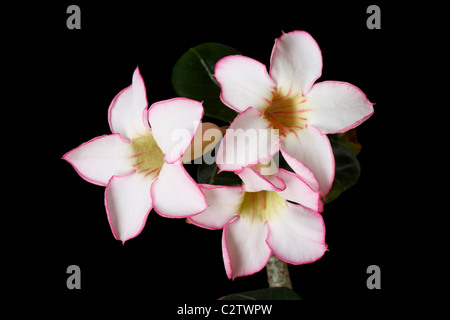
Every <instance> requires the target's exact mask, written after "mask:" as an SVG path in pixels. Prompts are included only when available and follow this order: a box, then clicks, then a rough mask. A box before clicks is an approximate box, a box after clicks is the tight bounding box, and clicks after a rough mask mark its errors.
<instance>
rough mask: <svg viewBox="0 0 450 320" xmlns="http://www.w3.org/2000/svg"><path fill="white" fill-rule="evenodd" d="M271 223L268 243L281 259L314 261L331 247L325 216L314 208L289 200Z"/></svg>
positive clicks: (293, 261) (298, 261)
mask: <svg viewBox="0 0 450 320" xmlns="http://www.w3.org/2000/svg"><path fill="white" fill-rule="evenodd" d="M267 225H268V227H269V236H268V238H267V244H268V245H269V247H270V249H271V250H272V251H273V253H274V254H275V255H276V256H277V257H278V258H280V259H281V260H284V261H286V262H288V263H292V264H303V263H310V262H314V261H316V260H318V259H320V258H321V257H322V256H323V254H324V253H325V251H326V250H327V245H326V244H325V225H324V222H323V219H322V216H321V215H320V214H319V213H317V212H314V211H313V210H310V209H308V208H305V207H303V206H300V205H294V204H292V203H289V202H288V203H287V207H286V209H285V210H284V211H283V212H282V213H281V214H280V215H278V216H276V217H274V218H273V219H271V220H270V221H268V222H267Z"/></svg>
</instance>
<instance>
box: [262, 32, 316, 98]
mask: <svg viewBox="0 0 450 320" xmlns="http://www.w3.org/2000/svg"><path fill="white" fill-rule="evenodd" d="M321 74H322V53H321V51H320V48H319V46H318V45H317V42H316V41H315V40H314V39H313V37H311V35H310V34H309V33H307V32H305V31H292V32H289V33H285V34H283V35H282V36H281V37H280V38H278V39H276V40H275V45H274V47H273V51H272V57H271V63H270V77H271V78H272V79H273V80H274V81H275V82H276V84H277V87H278V89H281V91H282V92H290V91H291V90H293V89H294V90H300V91H301V92H302V94H303V95H305V94H306V93H308V91H309V89H310V88H311V86H312V85H313V84H314V82H315V81H316V80H317V79H318V78H319V77H320V75H321Z"/></svg>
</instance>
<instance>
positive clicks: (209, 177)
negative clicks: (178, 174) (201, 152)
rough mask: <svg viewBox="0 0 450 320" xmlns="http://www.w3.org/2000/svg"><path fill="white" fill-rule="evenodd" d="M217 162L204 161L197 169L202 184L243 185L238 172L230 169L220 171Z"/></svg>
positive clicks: (198, 178) (199, 181) (198, 180)
mask: <svg viewBox="0 0 450 320" xmlns="http://www.w3.org/2000/svg"><path fill="white" fill-rule="evenodd" d="M218 171H219V168H218V167H217V165H216V163H215V162H214V163H213V164H207V163H205V162H203V163H202V164H200V165H199V166H198V169H197V182H198V183H200V184H202V183H205V184H214V185H222V186H241V185H242V180H241V178H239V176H238V175H237V174H235V173H234V172H229V171H222V172H221V173H218Z"/></svg>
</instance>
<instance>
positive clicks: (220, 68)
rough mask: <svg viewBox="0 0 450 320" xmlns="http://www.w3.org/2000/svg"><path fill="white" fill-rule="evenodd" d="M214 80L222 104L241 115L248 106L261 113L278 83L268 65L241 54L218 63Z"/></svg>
mask: <svg viewBox="0 0 450 320" xmlns="http://www.w3.org/2000/svg"><path fill="white" fill-rule="evenodd" d="M215 77H216V79H217V81H218V82H219V84H220V87H221V88H222V91H221V94H220V97H221V99H222V101H223V103H224V104H226V105H227V106H229V107H230V108H232V109H234V110H236V111H238V112H242V111H244V110H245V109H247V108H248V107H254V108H256V109H258V110H260V111H262V109H263V108H264V107H266V106H268V105H269V103H270V101H271V100H272V96H273V94H272V91H273V90H274V89H275V84H274V82H273V81H272V79H271V78H270V77H269V74H268V73H267V69H266V66H265V65H263V64H262V63H260V62H258V61H256V60H254V59H251V58H248V57H244V56H240V55H233V56H227V57H225V58H222V59H221V60H219V61H218V62H217V63H216V67H215Z"/></svg>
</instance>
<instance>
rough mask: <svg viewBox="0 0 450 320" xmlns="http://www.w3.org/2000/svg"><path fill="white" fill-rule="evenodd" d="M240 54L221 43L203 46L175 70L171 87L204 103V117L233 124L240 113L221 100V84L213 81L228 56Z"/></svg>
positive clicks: (187, 54)
mask: <svg viewBox="0 0 450 320" xmlns="http://www.w3.org/2000/svg"><path fill="white" fill-rule="evenodd" d="M235 54H240V52H239V51H237V50H236V49H233V48H231V47H229V46H226V45H223V44H219V43H203V44H200V45H198V46H196V47H194V48H191V49H189V50H188V51H187V52H186V53H185V54H183V55H182V56H181V58H180V59H179V60H178V61H177V63H176V64H175V66H174V67H173V71H172V86H173V88H174V90H175V92H176V93H177V95H179V96H181V97H186V98H189V99H193V100H197V101H203V107H204V109H205V115H206V116H209V117H212V118H215V119H219V120H223V121H226V122H229V123H230V122H231V121H233V119H234V118H235V117H236V115H237V113H236V112H235V111H234V110H232V109H230V108H228V107H227V106H225V105H224V104H223V103H222V101H221V100H220V85H219V83H218V82H217V81H216V79H215V78H214V67H215V65H216V63H217V61H219V60H220V59H222V58H223V57H225V56H229V55H235Z"/></svg>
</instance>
